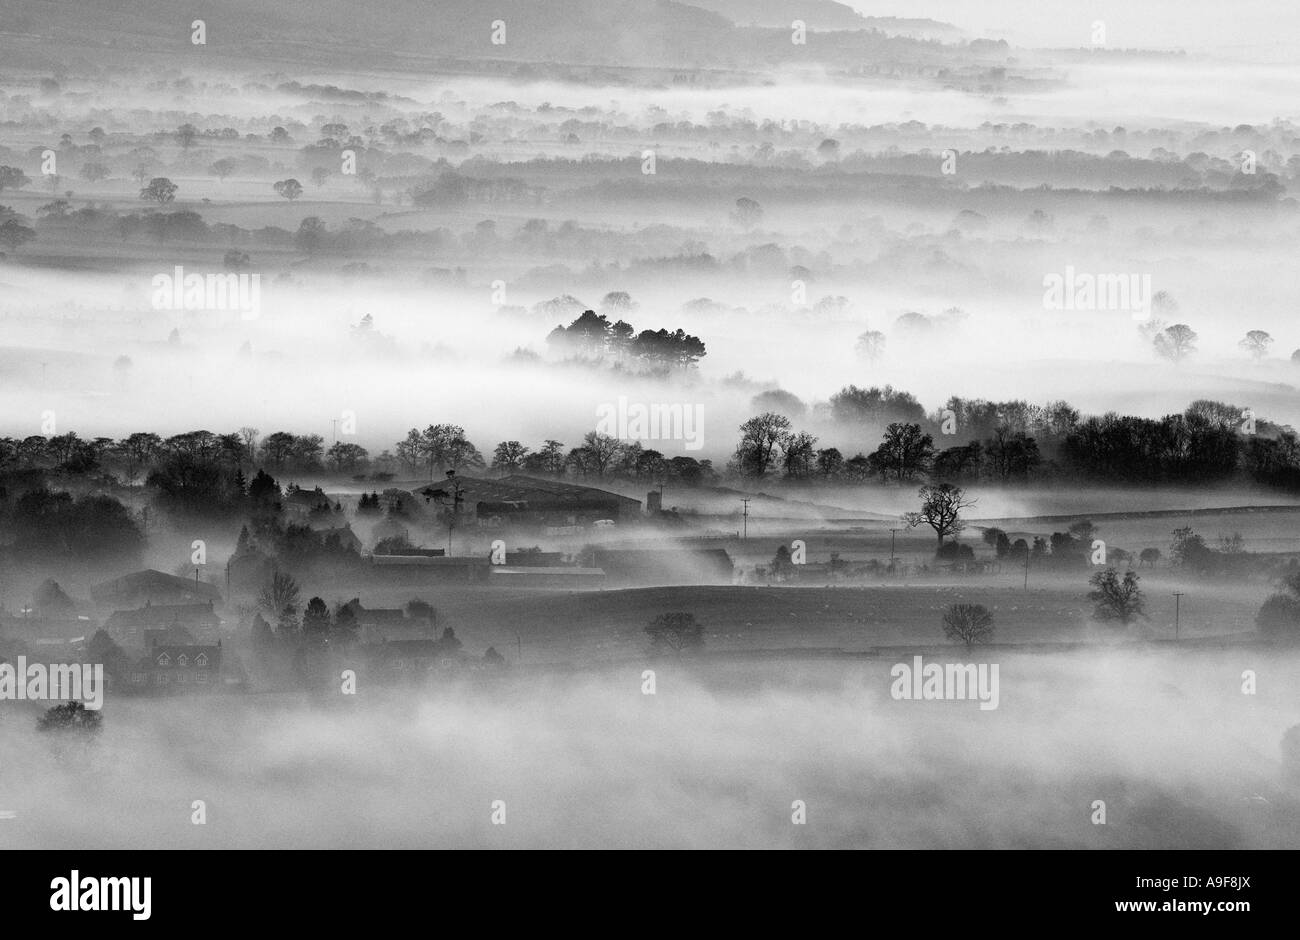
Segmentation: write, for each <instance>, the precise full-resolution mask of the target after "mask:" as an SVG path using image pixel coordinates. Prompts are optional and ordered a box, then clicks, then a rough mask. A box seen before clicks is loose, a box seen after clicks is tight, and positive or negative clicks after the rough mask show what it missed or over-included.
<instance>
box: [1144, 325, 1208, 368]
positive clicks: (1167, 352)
mask: <svg viewBox="0 0 1300 940" xmlns="http://www.w3.org/2000/svg"><path fill="white" fill-rule="evenodd" d="M1196 339H1197V337H1196V331H1195V330H1193V329H1192V328H1191V327H1190V326H1188V325H1187V324H1186V323H1175V324H1174V325H1173V326H1171V327H1169V328H1168V329H1167V330H1165V331H1164V332H1163V333H1161V334H1160V335H1158V336H1157V337H1156V338H1155V340H1154V341H1153V342H1152V345H1154V346H1155V350H1156V353H1157V354H1158V355H1160V356H1162V357H1163V358H1165V359H1168V360H1169V361H1170V362H1173V363H1175V364H1176V363H1179V362H1182V361H1183V360H1184V359H1186V358H1187V357H1188V356H1190V355H1191V354H1192V353H1194V352H1196Z"/></svg>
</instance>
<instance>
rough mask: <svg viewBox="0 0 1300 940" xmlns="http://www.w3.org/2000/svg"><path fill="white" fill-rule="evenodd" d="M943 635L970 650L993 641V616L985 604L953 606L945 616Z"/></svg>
mask: <svg viewBox="0 0 1300 940" xmlns="http://www.w3.org/2000/svg"><path fill="white" fill-rule="evenodd" d="M943 635H944V636H946V637H947V638H948V639H950V640H960V641H961V642H963V643H965V644H966V648H967V649H969V648H970V647H971V646H972V645H974V644H976V643H988V642H989V641H991V640H992V639H993V615H992V614H991V613H989V610H988V608H987V607H985V606H984V605H983V604H953V605H952V606H951V607H949V608H948V609H947V610H946V611H944V614H943Z"/></svg>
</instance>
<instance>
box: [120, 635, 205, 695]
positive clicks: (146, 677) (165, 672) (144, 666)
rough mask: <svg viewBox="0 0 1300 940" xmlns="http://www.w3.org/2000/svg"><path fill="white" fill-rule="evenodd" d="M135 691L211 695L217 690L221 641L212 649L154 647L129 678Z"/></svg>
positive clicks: (191, 646)
mask: <svg viewBox="0 0 1300 940" xmlns="http://www.w3.org/2000/svg"><path fill="white" fill-rule="evenodd" d="M131 684H132V685H133V686H135V687H136V688H138V689H141V690H144V689H148V690H150V691H157V692H162V691H167V692H213V691H216V690H218V689H219V688H221V685H222V680H221V641H220V640H217V643H216V645H215V646H200V645H196V644H186V645H179V646H173V645H161V644H160V645H154V646H152V647H151V648H150V650H149V655H148V656H147V657H145V658H144V659H143V660H141V661H140V663H139V664H138V665H137V666H136V668H135V670H134V671H133V672H132V674H131Z"/></svg>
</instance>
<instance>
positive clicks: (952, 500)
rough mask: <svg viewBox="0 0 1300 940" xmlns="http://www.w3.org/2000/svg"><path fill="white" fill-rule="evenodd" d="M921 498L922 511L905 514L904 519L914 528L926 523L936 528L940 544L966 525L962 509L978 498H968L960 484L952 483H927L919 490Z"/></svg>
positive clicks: (972, 504)
mask: <svg viewBox="0 0 1300 940" xmlns="http://www.w3.org/2000/svg"><path fill="white" fill-rule="evenodd" d="M917 495H918V496H920V498H921V511H920V512H909V513H904V514H903V521H904V522H906V523H907V524H908V525H909V526H911V527H912V528H915V527H916V526H918V525H921V524H922V523H924V524H925V525H928V526H929V527H930V528H932V529H934V533H935V535H937V536H938V538H939V544H940V545H942V544H943V540H944V539H945V538H947V537H948V536H949V535H953V536H955V535H956V534H957V533H959V532H960V531H961V530H962V529H964V528H965V527H966V523H965V522H963V521H962V520H961V511H962V510H963V509H968V508H970V507H971V506H974V505H975V503H976V500H974V499H967V498H966V493H965V491H964V490H963V489H962V488H961V487H960V486H953V485H952V484H951V483H939V484H926V485H925V486H923V487H921V489H920V490H918V491H917Z"/></svg>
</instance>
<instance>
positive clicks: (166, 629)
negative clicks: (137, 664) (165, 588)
mask: <svg viewBox="0 0 1300 940" xmlns="http://www.w3.org/2000/svg"><path fill="white" fill-rule="evenodd" d="M104 630H105V632H107V633H108V635H109V636H110V637H112V638H113V641H114V642H116V643H119V644H121V645H122V646H136V647H148V646H149V645H150V642H151V641H158V640H160V639H164V638H169V639H170V638H174V637H190V638H191V639H192V638H194V637H198V638H200V639H208V640H211V639H215V638H216V637H217V636H218V634H219V632H220V630H221V618H220V617H219V616H217V612H216V610H215V609H214V608H213V605H212V604H211V603H207V604H146V605H145V606H144V607H140V608H137V609H136V610H115V611H113V613H112V615H111V616H110V617H109V618H108V620H107V621H105V623H104Z"/></svg>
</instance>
